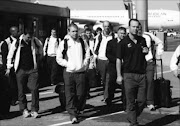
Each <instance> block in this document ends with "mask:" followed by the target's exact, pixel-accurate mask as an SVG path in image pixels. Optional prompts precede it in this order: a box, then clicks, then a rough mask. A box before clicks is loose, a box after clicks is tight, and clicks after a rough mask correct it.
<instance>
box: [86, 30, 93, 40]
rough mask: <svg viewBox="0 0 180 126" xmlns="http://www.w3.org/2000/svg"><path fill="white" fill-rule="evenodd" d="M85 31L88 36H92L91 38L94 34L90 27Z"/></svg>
mask: <svg viewBox="0 0 180 126" xmlns="http://www.w3.org/2000/svg"><path fill="white" fill-rule="evenodd" d="M84 32H85V34H86V35H87V37H88V38H89V39H90V38H91V35H92V33H91V29H90V28H87V29H86V30H85V31H84Z"/></svg>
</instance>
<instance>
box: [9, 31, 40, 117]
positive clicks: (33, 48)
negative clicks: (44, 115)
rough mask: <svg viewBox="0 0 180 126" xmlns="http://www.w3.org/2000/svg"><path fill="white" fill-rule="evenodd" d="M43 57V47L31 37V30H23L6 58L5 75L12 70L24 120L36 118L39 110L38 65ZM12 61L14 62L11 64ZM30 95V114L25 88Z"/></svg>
mask: <svg viewBox="0 0 180 126" xmlns="http://www.w3.org/2000/svg"><path fill="white" fill-rule="evenodd" d="M42 56H43V46H42V43H41V41H40V40H38V39H37V38H36V37H34V36H33V30H31V29H25V32H24V34H22V35H21V36H20V39H19V40H17V41H14V42H13V43H12V45H11V48H10V50H9V53H8V56H7V70H6V75H8V74H9V73H10V69H11V68H14V70H15V72H16V79H17V85H18V99H19V109H20V112H22V115H23V117H24V118H27V117H30V116H32V117H33V118H37V117H38V110H39V91H38V89H39V84H38V83H37V80H38V64H39V61H40V59H41V58H42ZM13 60H14V62H12V61H13ZM26 86H27V87H28V88H29V90H30V91H31V94H32V100H31V101H32V104H31V113H29V110H28V106H27V99H26V95H25V87H26Z"/></svg>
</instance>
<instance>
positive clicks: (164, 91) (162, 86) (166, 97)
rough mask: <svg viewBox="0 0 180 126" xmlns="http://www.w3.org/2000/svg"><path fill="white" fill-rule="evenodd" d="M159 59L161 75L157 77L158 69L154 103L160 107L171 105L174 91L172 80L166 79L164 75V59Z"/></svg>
mask: <svg viewBox="0 0 180 126" xmlns="http://www.w3.org/2000/svg"><path fill="white" fill-rule="evenodd" d="M156 60H159V61H160V63H161V77H159V78H157V70H156V79H155V80H154V103H155V105H156V106H158V107H167V108H169V107H170V106H171V100H172V97H171V95H172V92H171V88H172V86H171V85H170V80H166V79H164V77H163V65H162V59H156Z"/></svg>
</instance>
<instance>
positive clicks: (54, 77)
mask: <svg viewBox="0 0 180 126" xmlns="http://www.w3.org/2000/svg"><path fill="white" fill-rule="evenodd" d="M47 66H48V73H49V76H50V80H51V84H57V83H58V82H60V81H61V80H62V77H61V75H62V74H61V72H62V69H61V67H60V66H59V65H58V63H57V62H56V57H55V56H54V57H50V56H47Z"/></svg>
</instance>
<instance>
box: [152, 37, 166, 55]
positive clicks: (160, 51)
mask: <svg viewBox="0 0 180 126" xmlns="http://www.w3.org/2000/svg"><path fill="white" fill-rule="evenodd" d="M150 35H151V38H152V40H153V41H154V42H155V45H157V48H156V54H157V55H158V56H160V55H162V54H163V52H164V43H163V41H161V40H160V39H159V38H158V37H156V36H155V35H153V34H150Z"/></svg>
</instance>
